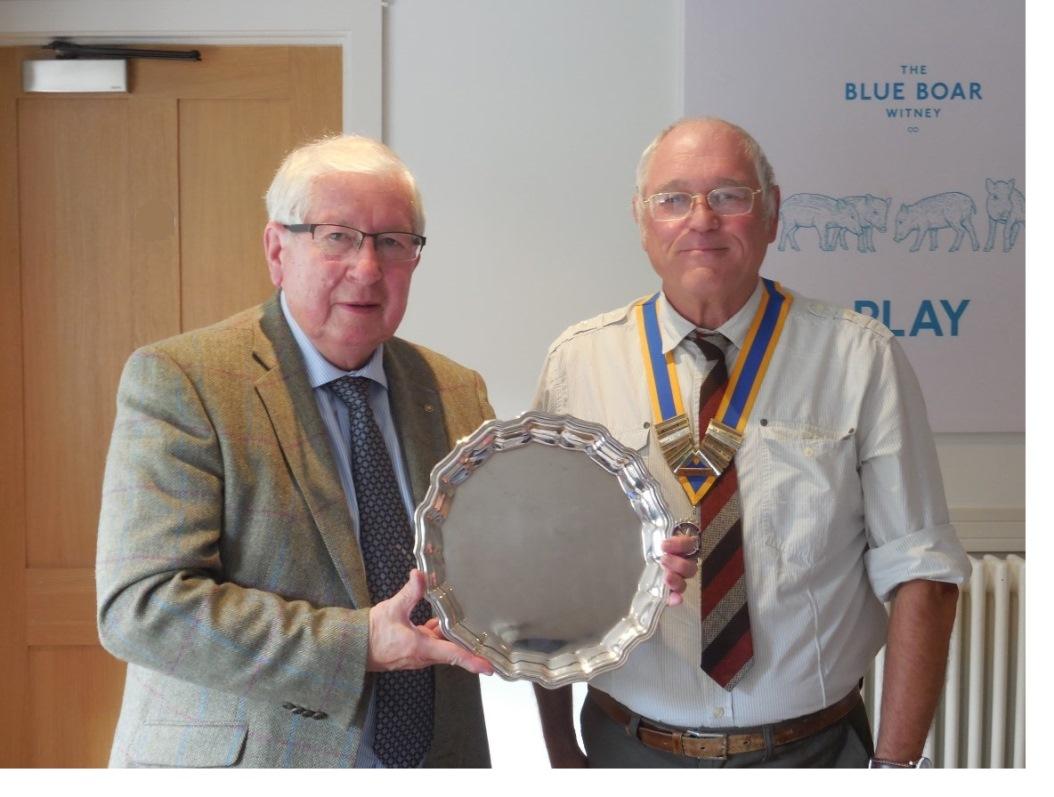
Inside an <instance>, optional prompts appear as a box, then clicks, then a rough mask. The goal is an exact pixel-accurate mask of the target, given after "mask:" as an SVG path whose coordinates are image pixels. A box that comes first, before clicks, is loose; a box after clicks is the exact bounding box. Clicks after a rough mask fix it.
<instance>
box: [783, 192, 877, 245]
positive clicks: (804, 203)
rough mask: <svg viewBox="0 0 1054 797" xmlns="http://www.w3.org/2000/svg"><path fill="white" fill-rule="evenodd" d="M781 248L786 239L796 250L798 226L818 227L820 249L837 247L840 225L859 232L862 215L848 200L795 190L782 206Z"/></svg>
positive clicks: (853, 231)
mask: <svg viewBox="0 0 1054 797" xmlns="http://www.w3.org/2000/svg"><path fill="white" fill-rule="evenodd" d="M780 222H781V226H782V228H783V229H782V232H781V233H780V242H779V250H780V251H781V252H782V251H783V249H784V247H785V246H786V244H787V242H788V241H789V242H790V245H791V248H792V249H793V250H794V251H795V252H799V251H801V250H800V249H798V242H797V241H796V240H795V238H794V233H795V232H796V231H797V229H798V228H799V227H815V228H816V232H817V234H818V235H819V236H820V249H822V250H823V251H825V252H830V251H831V250H832V249H834V245H835V241H836V240H837V237H838V231H839V230H840V229H843V228H844V229H847V230H849V232H852V233H855V234H857V235H860V218H859V216H857V215H856V210H854V209H853V206H852V205H850V204H849V203H848V202H845V201H843V200H841V199H836V198H835V197H833V196H826V195H825V194H794V195H793V196H789V197H787V199H786V201H785V202H784V203H783V204H782V205H781V206H780Z"/></svg>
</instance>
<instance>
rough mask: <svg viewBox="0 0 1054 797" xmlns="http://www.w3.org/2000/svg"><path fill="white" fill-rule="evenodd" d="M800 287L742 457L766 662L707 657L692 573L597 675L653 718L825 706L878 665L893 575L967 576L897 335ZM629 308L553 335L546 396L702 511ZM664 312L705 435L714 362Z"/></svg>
mask: <svg viewBox="0 0 1054 797" xmlns="http://www.w3.org/2000/svg"><path fill="white" fill-rule="evenodd" d="M762 290H763V287H762V285H761V282H760V281H759V283H758V287H757V289H756V290H755V292H754V293H753V295H752V296H751V297H750V299H749V300H748V301H747V303H746V304H745V305H744V306H743V307H742V308H741V309H740V310H739V311H738V312H737V313H736V314H735V315H733V316H732V317H731V318H730V319H729V320H728V321H727V322H725V323H724V324H722V325H721V326H720V327H719V328H718V329H717V330H714V331H716V332H720V333H721V334H723V335H724V336H725V337H726V338H728V339H729V340H730V341H731V345H730V346H729V347H728V350H727V352H726V361H727V367H728V371H729V372H730V373H731V371H732V366H733V364H734V362H735V360H736V357H737V356H738V355H739V352H740V350H741V349H742V347H743V345H744V343H745V341H746V338H747V335H748V332H749V329H750V326H751V322H752V320H753V317H754V313H755V311H756V309H757V308H758V306H759V304H760V302H761V299H762ZM792 295H793V294H792ZM793 296H794V300H793V303H792V305H791V308H790V311H789V313H788V316H787V320H786V323H785V326H784V329H783V333H782V336H781V338H780V341H779V344H778V347H777V349H776V351H775V353H774V355H773V358H772V360H771V362H770V365H769V368H768V372H767V374H766V376H765V379H764V382H763V384H762V386H761V389H760V391H759V393H758V396H757V400H756V403H755V405H754V408H753V411H752V412H751V415H750V417H749V418H748V420H747V424H746V428H745V430H744V439H743V445H742V447H741V448H740V449H739V452H738V453H737V454H736V457H735V463H736V468H737V475H738V478H739V489H740V500H741V504H742V509H743V529H744V531H743V534H744V557H745V567H746V581H747V603H748V607H749V612H750V618H751V633H752V638H753V644H754V662H753V665H752V666H751V668H750V670H749V671H748V672H747V673H746V675H745V676H744V677H743V679H742V681H740V683H739V684H738V685H737V686H736V687H735V689H733V690H732V691H730V692H729V691H726V690H724V689H723V688H721V687H720V686H718V685H717V684H716V683H715V682H714V681H712V680H711V679H710V678H709V676H707V675H706V674H705V673H704V672H703V671H702V669H701V667H700V649H701V642H700V618H699V589H700V586H699V580H698V579H699V577H698V575H697V576H696V577H694V578H693V579H692V580H691V581H690V582H689V585H688V588H687V591H686V593H685V595H686V600H685V602H684V603H683V604H682V605H680V606H676V607H667V608H666V609H665V610H664V611H663V613H662V615H661V618H660V621H659V627H658V629H657V630H656V632H655V633H654V634H653V635H652V636H651V637H650V638H649V639H648V640H646V641H644V642H643V643H641V644H640V645H639V646H638V647H637V648H636V649H634V651H633V653H632V654H631V655H630V657H629V659H628V661H627V662H626V664H624V665H623V666H622V667H620V668H618V669H616V670H613V671H611V672H607V673H602V674H601V675H599V676H597V677H595V678H594V679H593V680H592V681H591V684H592V685H593V686H595V687H597V688H599V689H601V690H603V691H605V692H608V693H609V694H611V695H612V696H613V697H614V698H615V699H617V700H618V701H620V702H621V703H623V704H624V705H626V706H628V707H629V708H630V709H632V710H633V711H635V712H637V713H639V714H640V715H642V716H644V717H646V718H649V719H652V720H656V721H659V722H663V723H667V724H670V725H674V726H678V727H686V728H688V727H691V728H725V727H749V726H755V725H761V724H766V723H770V722H777V721H780V720H783V719H788V718H792V717H798V716H801V715H804V714H808V713H810V712H813V711H817V710H819V709H821V708H823V707H825V706H827V705H830V704H832V703H834V702H836V701H838V700H839V699H841V698H842V697H844V696H845V695H847V694H848V693H849V692H850V690H852V689H854V688H855V687H856V686H857V684H858V681H859V679H860V678H861V677H862V676H863V675H864V674H865V672H866V671H867V669H868V668H869V666H870V664H871V662H872V660H873V658H874V656H875V654H876V653H877V652H878V650H879V649H880V648H881V647H882V645H883V644H884V642H885V632H886V622H887V618H886V613H885V610H884V607H883V605H882V601H884V600H888V599H889V596H890V593H891V592H892V591H893V590H894V589H895V588H896V586H897V585H898V584H901V583H903V582H905V581H908V580H911V579H918V578H922V579H932V580H937V581H948V582H954V583H962V582H963V581H964V580H965V579H966V578H967V576H968V575H969V571H970V565H969V560H968V559H967V557H966V554H965V552H964V551H963V549H962V546H961V545H960V543H959V541H958V538H957V535H956V533H955V529H954V528H953V527H952V526H951V525H950V524H949V520H948V510H947V505H946V503H945V498H944V489H943V485H942V482H941V476H940V471H939V468H938V463H937V457H936V449H935V446H934V443H933V437H932V434H931V432H930V429H929V425H928V421H927V419H926V408H925V404H924V403H923V399H922V395H921V392H920V390H919V386H918V382H917V380H916V379H915V375H914V373H913V371H912V370H911V367H910V365H909V364H908V361H907V359H906V357H905V356H904V353H903V351H902V350H901V348H900V346H899V345H898V344H897V342H896V340H895V338H894V337H893V336H892V334H891V333H890V332H889V330H887V329H886V328H885V327H883V326H882V325H881V324H880V323H878V322H876V321H874V320H872V319H870V318H868V317H867V316H863V315H860V314H857V313H854V312H852V311H849V310H842V309H839V308H836V307H833V306H830V305H827V304H824V303H821V302H816V301H812V300H809V299H805V298H803V297H801V296H797V295H793ZM634 304H635V303H634ZM632 309H633V304H631V305H629V306H627V307H624V308H621V309H619V310H615V311H613V312H610V313H605V314H603V315H600V316H597V317H596V318H593V319H590V320H588V321H585V322H582V323H580V324H577V325H575V326H573V327H570V328H569V329H568V330H567V331H565V332H564V333H563V335H561V336H560V337H559V338H558V339H557V340H556V342H554V343H553V345H552V346H551V347H550V350H549V354H548V356H547V358H546V362H545V365H544V367H543V370H542V375H541V379H540V382H539V386H538V391H537V395H536V397H535V408H536V409H540V410H543V411H547V412H553V413H566V414H570V415H573V416H576V417H579V418H582V419H584V420H589V421H595V422H599V423H601V424H603V425H605V426H606V427H607V428H608V429H609V430H610V431H611V432H612V433H613V435H614V436H615V437H616V438H617V439H619V440H620V441H621V442H623V443H624V444H626V445H628V446H630V447H632V448H634V449H636V450H638V451H639V452H640V454H641V455H642V457H643V458H644V460H645V463H646V464H647V466H648V469H649V470H650V471H651V473H652V475H653V476H654V477H655V478H656V479H657V480H658V482H659V484H660V485H661V487H662V491H663V495H664V497H665V499H666V502H667V504H668V505H669V508H670V510H671V513H672V514H673V516H674V519H675V520H679V519H689V518H692V517H693V507H692V504H691V503H690V501H689V499H688V497H687V495H686V494H685V492H684V490H683V488H682V487H681V486H680V484H679V483H678V482H677V480H676V478H675V477H674V476H673V473H672V472H671V470H670V468H669V466H668V465H667V464H666V462H665V461H664V460H663V458H662V453H661V451H660V449H659V446H658V445H657V443H656V442H655V438H654V435H653V434H652V432H651V427H652V426H653V424H654V422H655V419H654V418H653V417H652V416H651V412H652V410H651V402H650V399H649V397H648V387H647V382H646V377H645V372H644V361H643V357H642V354H641V344H640V337H639V331H638V329H637V322H636V319H635V314H634V313H633V311H632ZM656 311H657V317H658V322H659V329H660V333H661V337H662V347H663V352H664V353H665V352H669V351H671V350H672V351H673V354H674V361H675V367H676V372H677V378H678V381H679V383H680V388H681V391H682V399H683V401H684V406H685V412H686V413H687V414H688V417H689V419H690V421H691V423H692V431H693V434H695V435H696V436H697V435H698V429H697V428H696V426H697V419H698V415H699V389H700V387H701V385H702V382H703V380H704V379H705V377H706V374H707V371H708V370H709V368H710V367H711V366H710V364H709V363H708V361H707V360H706V358H705V357H704V356H703V355H702V353H701V352H700V351H699V348H698V346H696V345H695V344H694V343H692V342H691V340H688V339H687V338H688V336H689V335H690V334H691V333H692V332H694V331H695V329H696V328H695V326H694V325H693V324H692V323H691V322H690V321H688V320H687V319H685V318H683V317H682V316H681V315H679V314H678V313H677V312H676V310H675V309H674V308H673V307H672V306H671V305H670V304H669V302H668V301H667V300H666V297H665V296H664V295H660V296H659V299H658V301H657V302H656ZM696 439H698V437H696Z"/></svg>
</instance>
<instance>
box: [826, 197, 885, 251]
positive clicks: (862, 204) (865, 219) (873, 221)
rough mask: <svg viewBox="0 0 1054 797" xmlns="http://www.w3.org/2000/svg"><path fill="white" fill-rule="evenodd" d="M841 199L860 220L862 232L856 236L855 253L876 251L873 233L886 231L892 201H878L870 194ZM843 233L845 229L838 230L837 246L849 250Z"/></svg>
mask: <svg viewBox="0 0 1054 797" xmlns="http://www.w3.org/2000/svg"><path fill="white" fill-rule="evenodd" d="M842 199H843V200H844V201H846V202H848V203H849V204H850V205H852V206H853V210H855V211H856V215H857V216H858V217H859V218H860V229H861V230H863V232H862V233H861V234H860V235H858V236H856V251H858V252H874V251H876V250H875V238H874V231H875V230H878V231H879V232H885V231H886V219H887V218H889V203H890V202H891V201H892V200H891V199H890V198H889V197H886V198H885V199H879V198H878V197H877V196H872V195H871V194H865V195H864V196H846V197H842ZM845 233H846V228H845V227H841V228H839V230H838V241H837V244H838V246H840V247H841V248H842V249H848V248H849V247H848V246H846V243H845Z"/></svg>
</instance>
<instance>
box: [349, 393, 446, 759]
mask: <svg viewBox="0 0 1054 797" xmlns="http://www.w3.org/2000/svg"><path fill="white" fill-rule="evenodd" d="M329 388H330V389H331V390H332V391H333V393H334V394H335V395H336V396H337V397H338V398H339V399H340V400H341V401H343V402H344V403H345V404H347V405H348V421H349V426H350V428H351V434H350V437H351V440H350V443H351V445H350V453H351V474H352V479H353V481H354V483H355V500H356V503H357V504H358V507H359V546H360V547H361V548H362V559H363V563H364V564H365V565H366V584H367V586H368V587H369V590H370V600H371V601H372V602H373V603H374V604H376V603H378V602H380V601H383V600H387V599H388V598H390V597H391V596H392V595H394V594H395V593H396V592H398V591H399V590H400V589H401V588H402V586H403V585H404V584H405V583H406V579H407V578H408V577H409V575H410V570H411V569H412V568H413V567H414V534H413V529H412V527H411V526H410V521H409V518H408V517H407V516H406V507H405V506H404V505H403V501H402V497H401V496H400V495H399V483H398V482H397V481H396V479H395V470H394V468H393V467H392V460H391V457H390V456H389V455H388V448H387V446H385V444H384V438H383V437H382V436H381V430H380V429H379V428H378V426H377V421H376V420H374V418H373V411H372V410H371V409H370V405H369V402H368V401H367V394H368V391H369V379H367V378H366V377H361V376H342V377H341V378H340V379H336V380H334V381H332V382H330V383H329ZM430 616H431V610H430V608H429V606H428V604H427V603H426V602H425V601H421V602H420V603H418V604H417V606H415V607H414V610H413V612H412V613H411V614H410V620H411V621H412V622H413V623H414V624H415V625H420V624H421V623H424V622H425V621H426V620H428V618H429V617H430ZM375 695H376V701H377V713H376V723H377V724H376V729H375V732H374V736H373V751H374V753H375V754H376V755H377V758H379V759H380V760H381V763H383V764H384V765H385V766H386V767H417V766H420V764H421V762H422V761H423V760H424V757H425V755H426V754H427V753H428V750H429V748H430V747H431V746H432V716H433V713H434V684H433V680H432V668H431V667H428V668H426V669H423V670H397V671H393V672H382V673H380V674H379V675H378V676H377V688H376V693H375Z"/></svg>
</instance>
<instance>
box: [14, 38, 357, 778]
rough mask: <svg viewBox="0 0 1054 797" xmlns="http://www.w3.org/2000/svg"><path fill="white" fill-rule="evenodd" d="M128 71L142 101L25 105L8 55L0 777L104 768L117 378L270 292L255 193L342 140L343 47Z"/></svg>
mask: <svg viewBox="0 0 1054 797" xmlns="http://www.w3.org/2000/svg"><path fill="white" fill-rule="evenodd" d="M197 49H200V50H201V53H202V56H203V60H202V61H201V62H189V61H131V62H129V84H130V92H129V93H128V94H122V95H104V94H79V95H76V94H51V95H47V94H25V93H23V92H22V91H21V62H22V61H23V60H25V59H29V58H42V57H46V56H45V55H44V54H43V53H45V52H46V51H41V50H39V49H37V48H30V47H17V48H0V766H17V767H27V766H28V767H85V766H101V765H105V763H106V760H107V757H108V755H109V747H110V741H111V738H112V734H113V728H114V724H115V722H116V718H117V712H118V708H119V703H120V697H121V693H122V688H123V681H124V665H123V664H121V663H120V662H118V661H116V660H114V659H113V658H111V657H110V656H109V655H108V654H107V653H106V652H105V651H104V650H103V649H102V648H101V647H100V646H99V642H98V637H97V635H96V628H95V585H94V570H93V566H94V559H95V535H96V527H97V524H98V515H99V498H100V492H101V487H102V473H103V464H104V461H105V457H106V450H107V446H108V442H109V435H110V430H111V428H112V426H113V420H114V409H115V405H114V398H115V395H116V389H117V381H118V378H119V376H120V371H121V367H122V365H123V363H124V361H125V359H126V358H127V357H128V355H129V354H130V353H131V352H132V350H133V349H135V348H136V347H138V346H141V345H143V344H144V343H148V342H150V341H153V340H158V339H160V338H163V337H167V336H169V335H174V334H176V333H178V332H180V331H183V330H187V329H193V328H195V327H199V326H202V325H204V324H207V323H211V322H213V321H217V320H219V319H221V318H224V317H225V316H227V315H230V314H231V313H233V312H236V311H237V310H240V309H243V308H245V307H248V306H250V305H252V304H255V303H258V302H260V301H262V300H263V299H265V298H266V297H267V296H269V295H270V294H271V292H272V290H273V288H272V286H271V284H270V282H269V280H268V277H267V270H266V266H265V263H264V260H263V255H262V246H261V236H262V230H263V225H264V223H265V221H266V213H265V211H264V206H263V200H262V197H263V193H264V191H265V190H266V188H267V185H268V184H269V183H270V180H271V176H272V175H273V173H274V170H275V168H276V167H277V166H278V163H279V161H280V160H281V158H282V156H283V154H284V153H285V152H287V151H288V150H289V149H291V148H292V147H293V146H295V145H296V144H298V143H301V142H303V141H306V140H309V139H311V138H315V137H318V136H320V135H323V134H325V133H332V132H338V131H339V130H340V120H341V107H340V103H341V100H340V98H341V83H340V81H341V63H340V59H341V55H340V49H339V48H335V47H199V48H197Z"/></svg>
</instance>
